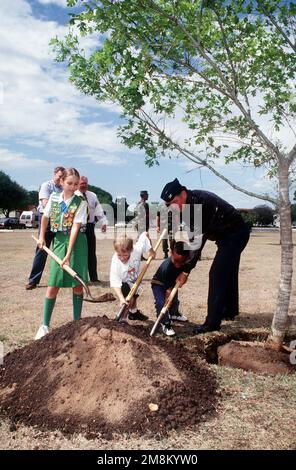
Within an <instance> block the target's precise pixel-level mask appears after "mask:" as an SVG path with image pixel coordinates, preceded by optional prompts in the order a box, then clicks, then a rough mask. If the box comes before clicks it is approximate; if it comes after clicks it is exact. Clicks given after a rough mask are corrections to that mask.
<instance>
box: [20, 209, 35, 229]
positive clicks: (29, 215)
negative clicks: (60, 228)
mask: <svg viewBox="0 0 296 470" xmlns="http://www.w3.org/2000/svg"><path fill="white" fill-rule="evenodd" d="M20 224H23V225H25V226H26V227H27V228H37V227H38V225H39V221H38V213H37V211H23V212H22V213H21V216H20Z"/></svg>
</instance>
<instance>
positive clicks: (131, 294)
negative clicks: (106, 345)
mask: <svg viewBox="0 0 296 470" xmlns="http://www.w3.org/2000/svg"><path fill="white" fill-rule="evenodd" d="M166 235H167V229H166V228H165V229H163V231H162V233H161V235H160V237H159V239H158V240H157V242H156V244H155V247H154V248H153V249H154V251H155V252H157V250H158V247H159V245H160V243H161V241H162V240H163V239H164V237H165V236H166ZM152 260H153V257H152V256H149V258H148V259H147V261H146V263H145V265H144V267H143V269H142V271H141V272H140V274H139V276H138V277H137V280H136V282H135V283H134V284H133V287H132V288H131V290H130V291H129V293H128V294H127V296H126V299H125V300H126V304H123V305H122V306H121V307H120V310H119V312H118V313H117V315H116V320H117V321H120V319H121V317H123V314H124V313H125V312H126V309H128V308H129V304H130V302H131V300H132V298H133V297H134V295H135V294H136V292H137V290H138V288H139V285H140V284H141V282H142V279H143V277H144V275H145V273H146V271H147V269H148V266H149V264H150V263H151V261H152Z"/></svg>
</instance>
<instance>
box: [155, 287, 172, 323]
mask: <svg viewBox="0 0 296 470" xmlns="http://www.w3.org/2000/svg"><path fill="white" fill-rule="evenodd" d="M151 287H152V292H153V295H154V300H155V309H156V315H157V316H158V315H159V314H160V312H161V309H162V307H163V306H164V304H165V301H166V296H165V293H166V289H165V288H164V287H163V286H160V285H159V284H151ZM178 310H179V299H178V292H177V293H176V295H175V297H174V299H173V301H172V303H171V306H170V308H169V309H168V310H167V311H166V313H165V314H164V316H163V318H162V320H161V323H162V324H163V325H166V324H168V323H170V316H171V315H177V314H178Z"/></svg>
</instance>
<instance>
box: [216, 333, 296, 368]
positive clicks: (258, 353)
mask: <svg viewBox="0 0 296 470" xmlns="http://www.w3.org/2000/svg"><path fill="white" fill-rule="evenodd" d="M289 357H290V356H289V354H288V353H286V352H281V351H274V350H271V349H267V348H265V347H264V344H262V343H258V342H257V343H248V342H243V341H231V342H230V343H227V344H225V345H224V346H220V347H219V348H218V364H219V365H221V366H228V367H235V368H240V369H244V370H250V371H252V372H255V373H257V374H270V375H275V374H293V373H294V372H295V370H296V368H295V367H294V366H293V365H292V364H291V363H290V358H289Z"/></svg>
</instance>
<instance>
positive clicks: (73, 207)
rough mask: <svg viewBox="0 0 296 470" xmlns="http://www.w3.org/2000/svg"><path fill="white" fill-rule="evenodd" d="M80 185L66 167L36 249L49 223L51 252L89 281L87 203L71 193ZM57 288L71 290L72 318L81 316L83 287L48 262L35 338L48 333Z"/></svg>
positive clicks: (71, 171)
mask: <svg viewBox="0 0 296 470" xmlns="http://www.w3.org/2000/svg"><path fill="white" fill-rule="evenodd" d="M78 185H79V173H78V171H77V170H76V169H75V168H68V169H66V170H65V171H64V173H63V176H62V186H63V192H62V193H52V194H51V195H50V198H49V200H48V203H47V205H46V207H45V209H44V213H43V217H42V221H41V230H40V236H39V240H38V246H39V247H40V248H42V246H43V245H44V244H45V230H46V227H47V224H48V222H49V221H50V228H51V230H52V231H53V232H55V238H54V243H53V251H54V253H55V254H56V255H57V256H58V257H59V258H60V259H61V260H62V264H63V265H64V264H69V265H70V266H71V268H73V269H74V270H75V271H76V272H77V273H78V275H79V276H80V277H81V278H82V279H83V280H84V281H88V264H87V240H86V236H85V233H83V228H84V227H85V225H86V222H87V203H86V201H84V200H82V198H81V197H80V196H77V195H76V194H74V192H75V191H76V189H78ZM60 287H72V288H73V318H74V320H79V319H80V317H81V310H82V300H83V287H82V286H81V285H80V284H79V283H78V282H77V281H76V280H75V279H73V278H72V277H71V276H70V275H69V274H68V273H67V272H66V271H64V270H63V269H61V267H60V266H59V265H58V264H57V263H56V261H54V260H53V259H52V260H51V263H50V277H49V282H48V287H47V291H46V296H45V300H44V311H43V324H42V325H41V326H40V328H39V330H38V332H37V334H36V336H35V339H40V338H42V336H44V335H46V334H47V333H49V323H50V319H51V315H52V312H53V309H54V305H55V301H56V296H57V294H58V291H59V289H60Z"/></svg>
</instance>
